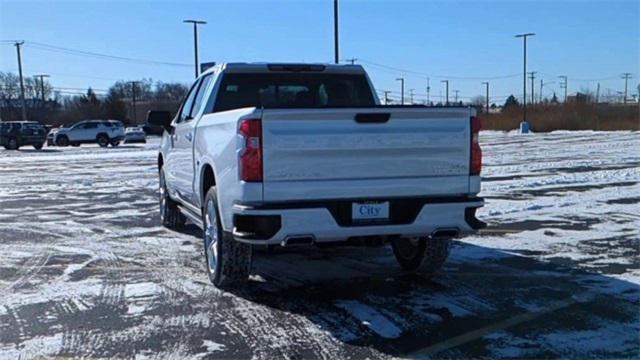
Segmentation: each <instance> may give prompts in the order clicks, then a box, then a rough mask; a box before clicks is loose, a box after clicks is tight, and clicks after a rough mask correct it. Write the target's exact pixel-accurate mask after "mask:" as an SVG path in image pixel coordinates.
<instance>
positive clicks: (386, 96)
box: [384, 90, 391, 105]
mask: <svg viewBox="0 0 640 360" xmlns="http://www.w3.org/2000/svg"><path fill="white" fill-rule="evenodd" d="M389 93H391V91H389V90H385V91H384V104H385V105H388V104H389Z"/></svg>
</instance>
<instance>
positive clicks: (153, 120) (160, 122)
mask: <svg viewBox="0 0 640 360" xmlns="http://www.w3.org/2000/svg"><path fill="white" fill-rule="evenodd" d="M172 120H173V119H172V118H171V113H170V112H168V111H155V110H149V112H147V124H149V125H152V126H160V127H162V128H164V129H165V130H167V131H168V132H171V121H172Z"/></svg>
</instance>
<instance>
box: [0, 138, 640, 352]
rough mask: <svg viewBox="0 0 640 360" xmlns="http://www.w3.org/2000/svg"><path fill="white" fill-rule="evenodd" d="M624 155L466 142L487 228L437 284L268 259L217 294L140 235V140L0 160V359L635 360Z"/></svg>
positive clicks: (143, 169) (346, 255)
mask: <svg viewBox="0 0 640 360" xmlns="http://www.w3.org/2000/svg"><path fill="white" fill-rule="evenodd" d="M639 140H640V139H639V135H638V133H637V132H636V133H630V132H617V133H596V132H566V133H563V132H558V133H552V134H546V135H542V134H535V135H530V136H523V135H516V134H503V133H492V132H485V133H483V134H482V136H481V141H482V143H483V152H484V159H485V161H484V162H485V167H484V170H483V171H484V173H483V174H484V175H483V177H484V183H483V193H482V195H483V196H485V197H486V199H487V205H486V207H485V208H484V209H483V210H482V211H481V212H480V213H479V217H481V218H482V219H484V220H485V221H487V222H488V223H489V228H488V229H486V231H484V232H482V233H480V234H478V235H476V236H473V237H468V238H465V239H462V240H459V241H456V243H455V246H454V248H453V251H452V254H451V258H450V261H449V262H448V263H447V265H446V266H445V269H444V271H443V272H442V273H441V274H440V275H438V276H437V277H435V278H433V279H426V278H423V277H420V276H416V275H408V274H404V273H403V272H401V271H400V270H399V269H398V267H397V266H396V264H395V260H394V259H393V256H392V254H391V252H390V250H389V249H388V248H386V247H384V248H333V249H317V248H307V249H305V248H297V249H295V250H290V249H280V250H277V251H274V252H266V251H260V252H258V253H257V255H256V257H255V269H254V272H253V275H252V278H251V282H250V283H249V284H248V285H247V286H246V287H244V288H242V289H238V290H234V291H232V292H222V291H219V290H216V289H215V288H214V287H213V286H212V285H210V284H209V283H208V280H207V277H206V275H205V272H204V263H203V255H202V252H203V251H202V244H201V239H200V233H199V230H197V229H196V228H194V227H188V228H187V229H186V230H185V231H183V232H172V231H169V230H167V229H164V228H162V227H160V226H159V221H158V208H157V200H156V199H157V195H156V187H157V173H156V150H155V148H156V147H157V144H158V142H157V140H155V141H151V142H150V143H149V144H147V145H145V146H121V147H119V148H115V149H113V148H109V149H101V148H97V147H92V146H87V147H81V148H48V149H45V151H43V152H36V151H20V152H10V151H2V150H0V358H8V359H14V358H18V357H22V358H32V357H35V356H38V355H43V356H61V357H79V356H95V357H132V356H138V357H159V358H169V357H173V358H183V357H202V356H212V357H215V358H225V357H226V358H247V357H251V356H253V357H256V358H276V357H286V358H316V357H318V358H331V359H334V358H342V357H353V358H364V357H369V358H388V357H403V356H411V357H445V358H461V357H469V356H473V357H487V358H493V357H527V358H539V357H574V358H584V357H587V356H589V357H592V356H600V357H615V358H624V357H637V356H638V355H640V336H639V334H640V312H639V311H638V309H639V306H640V270H639V264H640V263H639V255H640V239H639V235H638V228H639V225H640V215H639V214H640V211H638V210H640V209H639V207H640V206H639V202H640V186H639V183H640V170H639V165H640V151H638V148H640V146H639V145H640V142H639Z"/></svg>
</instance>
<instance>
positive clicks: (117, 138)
mask: <svg viewBox="0 0 640 360" xmlns="http://www.w3.org/2000/svg"><path fill="white" fill-rule="evenodd" d="M122 140H124V125H123V124H122V122H120V121H117V120H86V121H81V122H78V123H76V124H74V125H73V126H71V127H68V128H61V129H59V130H58V131H57V132H56V133H55V135H54V139H53V142H54V143H55V144H56V145H58V146H68V145H72V146H79V145H80V144H88V143H97V144H98V145H100V146H101V147H107V146H109V144H111V146H118V145H119V144H120V142H121V141H122Z"/></svg>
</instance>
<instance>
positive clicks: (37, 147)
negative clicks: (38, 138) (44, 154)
mask: <svg viewBox="0 0 640 360" xmlns="http://www.w3.org/2000/svg"><path fill="white" fill-rule="evenodd" d="M43 145H44V144H33V148H34V149H36V150H42V146H43Z"/></svg>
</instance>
